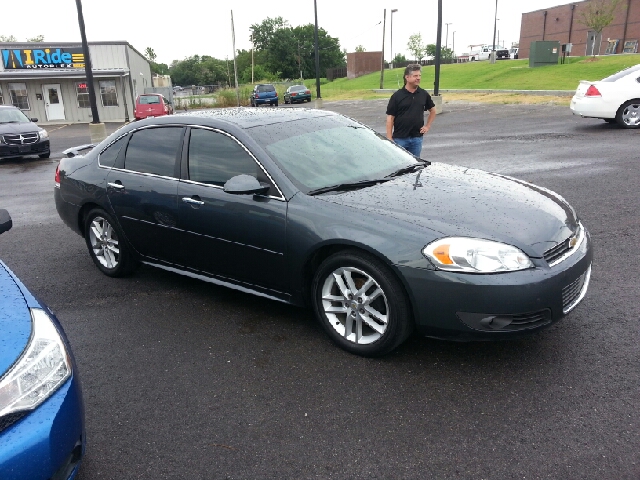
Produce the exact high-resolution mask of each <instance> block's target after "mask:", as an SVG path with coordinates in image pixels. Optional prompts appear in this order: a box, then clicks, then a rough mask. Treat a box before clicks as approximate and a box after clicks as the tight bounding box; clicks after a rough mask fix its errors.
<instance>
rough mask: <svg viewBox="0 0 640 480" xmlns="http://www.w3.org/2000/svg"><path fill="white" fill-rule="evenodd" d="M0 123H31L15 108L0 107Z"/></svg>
mask: <svg viewBox="0 0 640 480" xmlns="http://www.w3.org/2000/svg"><path fill="white" fill-rule="evenodd" d="M0 123H31V120H29V118H27V116H26V115H25V114H24V113H22V112H21V111H20V110H18V109H17V108H0Z"/></svg>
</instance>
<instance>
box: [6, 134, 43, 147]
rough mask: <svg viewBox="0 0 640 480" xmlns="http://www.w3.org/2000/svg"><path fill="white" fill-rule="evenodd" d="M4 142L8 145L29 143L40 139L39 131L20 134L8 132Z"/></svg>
mask: <svg viewBox="0 0 640 480" xmlns="http://www.w3.org/2000/svg"><path fill="white" fill-rule="evenodd" d="M3 138H4V143H6V144H7V145H29V144H31V143H36V142H37V141H38V134H37V133H22V134H18V135H14V134H6V135H4V137H3Z"/></svg>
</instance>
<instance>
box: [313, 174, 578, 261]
mask: <svg viewBox="0 0 640 480" xmlns="http://www.w3.org/2000/svg"><path fill="white" fill-rule="evenodd" d="M417 177H418V173H412V174H409V175H404V176H402V177H399V178H397V179H394V180H392V181H389V182H386V183H382V184H378V185H376V186H374V187H370V188H364V189H360V190H356V191H349V192H345V193H339V194H332V195H321V196H318V197H316V198H319V199H323V200H325V201H329V202H333V203H337V204H341V205H345V206H350V207H353V208H356V209H359V210H366V211H369V212H373V213H377V214H380V215H383V216H388V217H392V218H394V219H397V220H401V221H404V222H407V223H410V224H414V225H416V226H418V227H422V228H424V229H426V230H431V231H432V232H433V235H434V236H435V237H436V238H442V237H450V236H463V237H475V238H484V239H488V240H494V241H499V242H503V243H507V244H510V245H514V246H516V247H518V248H520V249H522V250H523V251H524V252H525V253H526V254H527V255H529V256H532V257H541V256H542V254H543V253H544V252H545V251H546V250H548V249H549V248H551V247H553V246H555V245H557V244H558V243H559V242H561V241H564V240H565V239H566V238H568V237H569V236H570V235H571V234H572V233H574V232H575V231H576V230H577V218H576V214H575V211H574V210H573V208H571V206H570V205H569V204H568V203H567V202H566V201H565V200H564V199H563V198H562V197H560V196H559V195H558V194H556V193H554V192H552V191H550V190H547V189H545V188H542V187H538V186H535V185H532V184H530V183H527V182H524V181H522V180H518V179H515V178H510V177H505V176H502V175H498V174H492V173H487V172H484V171H481V170H475V169H470V168H463V167H456V166H451V165H446V164H436V163H433V164H431V165H430V166H428V167H426V168H425V169H424V170H423V171H422V172H421V173H420V177H419V179H418V183H417V184H416V179H417ZM434 239H435V238H434ZM425 240H427V241H431V240H430V239H428V238H425Z"/></svg>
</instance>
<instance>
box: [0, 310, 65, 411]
mask: <svg viewBox="0 0 640 480" xmlns="http://www.w3.org/2000/svg"><path fill="white" fill-rule="evenodd" d="M31 325H32V333H31V339H30V340H29V344H28V345H27V348H26V349H25V350H24V352H23V353H22V356H21V357H20V358H19V360H18V361H17V362H16V363H15V364H14V365H13V366H12V367H11V368H10V369H9V370H8V371H7V373H6V374H5V375H4V376H3V377H2V380H0V417H2V416H4V415H7V414H10V413H14V412H20V411H24V410H33V409H34V408H36V407H37V406H38V405H40V404H41V403H42V402H44V401H45V400H46V399H47V398H49V397H50V396H51V395H52V394H53V393H54V392H55V391H56V390H57V389H58V387H60V386H61V385H62V384H63V383H64V382H65V381H66V380H67V379H68V378H69V377H70V376H71V360H70V358H69V354H68V352H67V349H66V347H65V345H64V342H63V341H62V338H61V337H60V334H59V333H58V330H57V329H56V327H55V325H54V324H53V322H52V320H51V318H49V315H47V314H46V312H45V311H44V310H42V309H39V308H32V309H31Z"/></svg>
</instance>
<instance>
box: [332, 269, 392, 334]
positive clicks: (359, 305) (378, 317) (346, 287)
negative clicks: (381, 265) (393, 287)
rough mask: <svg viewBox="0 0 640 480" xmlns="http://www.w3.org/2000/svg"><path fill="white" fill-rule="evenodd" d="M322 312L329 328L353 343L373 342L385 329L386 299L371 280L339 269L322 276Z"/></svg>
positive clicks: (386, 315)
mask: <svg viewBox="0 0 640 480" xmlns="http://www.w3.org/2000/svg"><path fill="white" fill-rule="evenodd" d="M322 309H323V310H324V314H325V315H326V317H327V319H328V321H329V324H330V325H331V326H332V327H333V329H334V330H335V331H336V332H337V333H338V334H339V335H340V336H341V337H343V338H344V339H345V340H347V341H349V342H352V343H354V344H358V345H366V344H370V343H373V342H375V341H377V340H378V339H380V337H381V336H382V335H384V333H385V331H386V330H387V326H388V321H389V304H388V301H387V296H386V294H385V292H384V291H383V289H382V288H381V287H380V285H379V284H378V282H376V281H375V279H374V278H373V277H371V276H370V275H368V274H367V273H366V272H364V271H362V270H359V269H357V268H353V267H341V268H338V269H336V270H334V271H333V272H332V273H331V274H330V275H328V276H327V277H326V279H325V281H324V283H323V285H322Z"/></svg>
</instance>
